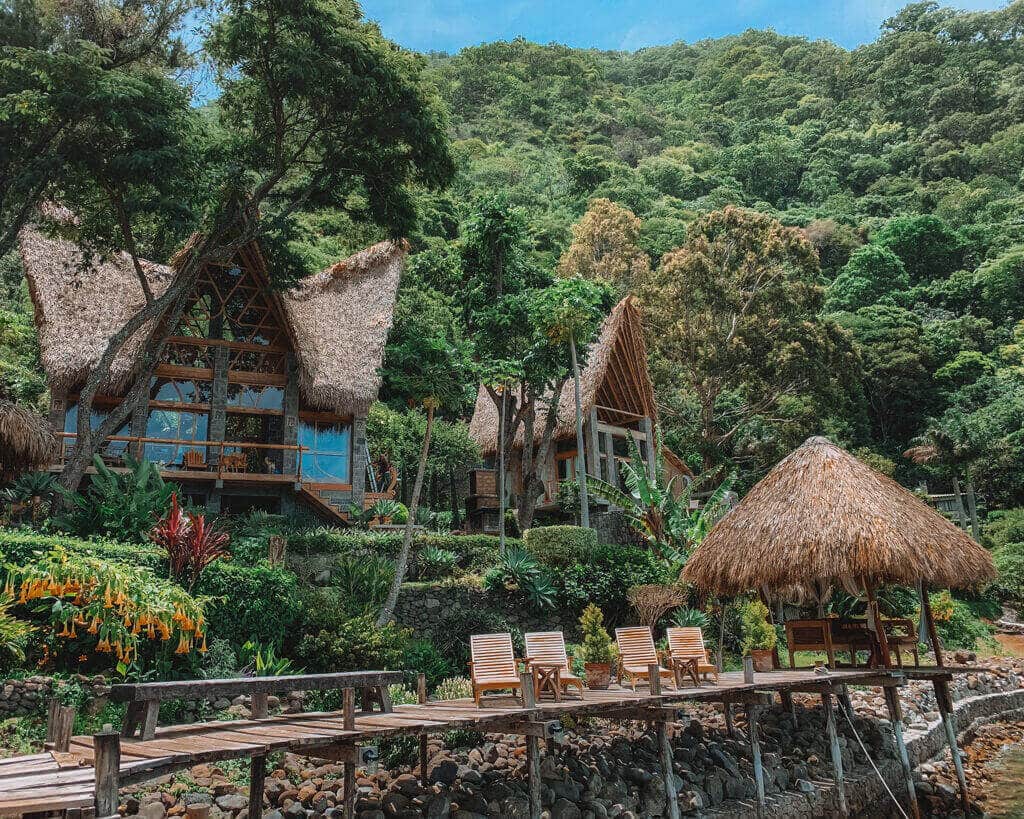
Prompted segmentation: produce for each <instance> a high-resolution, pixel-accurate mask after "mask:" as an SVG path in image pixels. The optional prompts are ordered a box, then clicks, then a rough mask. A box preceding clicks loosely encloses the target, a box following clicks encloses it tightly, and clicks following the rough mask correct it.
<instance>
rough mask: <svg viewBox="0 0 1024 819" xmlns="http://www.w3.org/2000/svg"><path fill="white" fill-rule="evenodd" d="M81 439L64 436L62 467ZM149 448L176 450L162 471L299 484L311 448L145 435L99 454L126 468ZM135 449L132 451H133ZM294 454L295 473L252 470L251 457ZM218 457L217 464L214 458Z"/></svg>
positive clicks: (121, 438)
mask: <svg viewBox="0 0 1024 819" xmlns="http://www.w3.org/2000/svg"><path fill="white" fill-rule="evenodd" d="M77 438H78V435H77V434H76V433H74V432H62V433H61V448H60V464H61V465H63V464H64V463H65V462H66V461H67V458H68V457H69V455H70V454H71V453H72V452H73V451H74V441H75V440H76V439H77ZM147 444H153V445H156V446H173V447H175V449H176V453H175V458H174V460H173V461H171V462H161V464H160V465H161V468H162V469H164V470H168V471H182V472H209V473H211V474H215V475H216V476H217V478H218V479H223V478H224V476H225V475H228V476H229V477H231V478H236V479H238V478H242V477H244V476H252V475H282V477H292V478H293V479H294V480H295V481H296V482H300V481H301V480H302V453H303V451H308V449H309V447H304V446H301V445H299V444H264V443H256V442H252V441H192V440H185V439H183V438H152V437H147V436H144V435H111V436H109V437H108V438H106V439H105V440H104V441H103V445H102V446H101V447H100V449H99V450H98V451H97V454H98V455H99V456H100V457H101V458H102V459H103V461H104V463H106V464H107V465H108V466H111V467H118V466H123V456H124V454H125V452H132V453H133V454H134V453H141V452H142V451H143V450H144V449H145V446H146V445H147ZM129 448H131V449H129ZM261 451H269V452H294V453H295V454H296V457H295V472H288V473H283V472H273V471H267V472H261V471H259V470H253V469H250V468H249V458H248V457H247V456H248V455H249V454H250V453H254V452H261ZM213 454H216V460H214V459H213V458H212V457H211V456H212V455H213Z"/></svg>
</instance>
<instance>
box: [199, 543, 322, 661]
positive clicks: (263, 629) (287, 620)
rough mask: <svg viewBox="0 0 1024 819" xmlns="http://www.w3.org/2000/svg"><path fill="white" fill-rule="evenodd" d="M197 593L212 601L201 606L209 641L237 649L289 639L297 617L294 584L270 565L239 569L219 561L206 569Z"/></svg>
mask: <svg viewBox="0 0 1024 819" xmlns="http://www.w3.org/2000/svg"><path fill="white" fill-rule="evenodd" d="M196 594H197V595H202V596H209V597H212V598H215V599H212V600H210V601H209V602H207V603H206V606H205V607H206V619H207V621H208V622H209V624H210V636H211V637H221V638H223V639H225V640H229V641H230V642H231V643H233V644H234V645H236V646H240V645H242V644H243V643H245V642H246V641H248V640H254V641H256V642H258V643H276V644H281V643H282V642H284V640H285V638H286V637H289V636H292V637H294V628H295V626H296V624H297V623H298V622H299V619H300V618H301V616H302V598H301V590H300V587H299V581H298V579H297V578H296V577H295V575H294V574H293V573H292V572H289V571H287V570H286V569H282V568H279V567H277V566H271V565H270V564H269V563H263V564H260V565H258V566H239V565H237V564H234V563H231V562H229V561H223V560H218V561H216V562H214V563H211V564H210V565H209V566H207V567H206V571H204V572H203V576H202V577H201V578H200V581H199V584H198V586H197V588H196Z"/></svg>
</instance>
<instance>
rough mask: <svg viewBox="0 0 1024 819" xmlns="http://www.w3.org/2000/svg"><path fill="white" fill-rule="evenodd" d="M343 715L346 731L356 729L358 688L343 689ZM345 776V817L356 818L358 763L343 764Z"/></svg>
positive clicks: (347, 818) (348, 818)
mask: <svg viewBox="0 0 1024 819" xmlns="http://www.w3.org/2000/svg"><path fill="white" fill-rule="evenodd" d="M341 717H342V724H343V726H344V729H345V730H346V731H354V730H355V729H356V690H355V689H354V688H343V689H341ZM343 772H344V773H343V776H344V790H343V793H344V797H345V804H344V815H345V819H354V818H355V815H356V763H355V762H354V761H352V762H346V763H344V766H343Z"/></svg>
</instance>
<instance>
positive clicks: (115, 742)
mask: <svg viewBox="0 0 1024 819" xmlns="http://www.w3.org/2000/svg"><path fill="white" fill-rule="evenodd" d="M92 747H93V765H94V766H95V769H96V791H95V799H96V816H97V819H104V817H108V816H117V808H118V803H119V802H120V801H121V800H120V798H119V797H118V794H117V791H118V775H119V773H120V769H121V735H120V734H119V733H118V732H117V731H115V730H113V729H112V728H111V727H110V726H109V725H104V726H103V730H102V731H100V732H99V733H98V734H96V735H95V736H93V738H92Z"/></svg>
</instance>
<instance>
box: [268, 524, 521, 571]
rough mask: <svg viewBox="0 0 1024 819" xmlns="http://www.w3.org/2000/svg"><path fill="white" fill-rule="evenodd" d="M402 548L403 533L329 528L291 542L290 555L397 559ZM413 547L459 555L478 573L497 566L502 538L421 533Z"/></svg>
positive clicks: (303, 534) (515, 544) (512, 543)
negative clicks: (359, 556)
mask: <svg viewBox="0 0 1024 819" xmlns="http://www.w3.org/2000/svg"><path fill="white" fill-rule="evenodd" d="M508 543H509V545H510V546H512V547H514V548H515V547H521V546H522V544H521V543H520V542H519V541H517V540H515V539H513V538H509V540H508ZM401 546H402V536H401V535H400V534H392V533H388V534H382V533H379V532H353V531H351V530H348V529H332V528H329V527H317V528H314V529H309V530H307V531H304V532H299V533H296V534H295V535H294V536H292V537H290V538H289V539H288V550H289V552H290V553H292V554H295V555H303V556H311V555H324V554H338V555H347V554H351V555H380V556H382V557H387V558H394V557H396V556H397V555H398V551H399V549H400V548H401ZM413 546H414V548H415V549H416V550H418V551H423V550H424V549H429V548H436V549H444V550H446V551H450V552H455V554H457V555H458V556H459V563H460V565H461V566H463V567H464V568H466V569H469V570H474V571H483V570H485V569H486V568H488V567H489V566H492V565H494V561H495V560H496V559H497V557H498V538H496V537H494V536H493V535H441V534H417V535H416V536H415V538H414V539H413Z"/></svg>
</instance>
